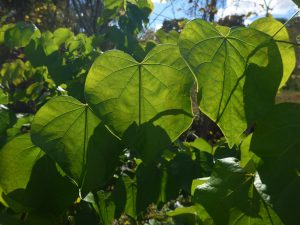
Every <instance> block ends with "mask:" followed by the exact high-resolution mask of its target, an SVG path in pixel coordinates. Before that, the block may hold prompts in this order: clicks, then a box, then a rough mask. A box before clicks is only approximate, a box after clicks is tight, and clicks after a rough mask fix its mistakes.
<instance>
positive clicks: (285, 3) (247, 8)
mask: <svg viewBox="0 0 300 225" xmlns="http://www.w3.org/2000/svg"><path fill="white" fill-rule="evenodd" d="M266 3H267V4H269V8H270V13H271V14H272V15H273V16H274V17H285V18H286V17H289V16H290V15H291V14H293V13H294V12H296V10H297V6H296V5H295V4H294V3H293V2H292V0H266ZM249 12H252V13H253V15H252V16H250V17H249V18H248V19H247V20H246V21H245V23H246V24H247V23H250V22H251V21H253V19H254V18H257V17H262V16H265V15H266V7H265V1H264V0H227V2H226V6H225V7H224V8H220V9H219V10H218V13H217V16H218V17H225V16H230V15H243V14H244V15H247V14H248V13H249ZM255 14H256V15H255Z"/></svg>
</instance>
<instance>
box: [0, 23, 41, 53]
mask: <svg viewBox="0 0 300 225" xmlns="http://www.w3.org/2000/svg"><path fill="white" fill-rule="evenodd" d="M39 35H40V31H39V30H38V29H37V27H36V26H34V25H33V24H26V23H24V22H19V23H16V25H15V26H14V27H12V28H10V29H8V30H6V32H5V34H4V42H5V44H6V45H7V46H8V47H9V48H21V47H25V46H26V45H27V44H29V42H30V40H31V39H32V38H33V37H38V36H39Z"/></svg>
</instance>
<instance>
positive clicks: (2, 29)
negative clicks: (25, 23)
mask: <svg viewBox="0 0 300 225" xmlns="http://www.w3.org/2000/svg"><path fill="white" fill-rule="evenodd" d="M14 26H15V25H14V24H12V23H9V24H4V25H2V26H1V27H0V45H2V44H3V43H4V36H5V32H6V31H7V30H8V29H10V28H12V27H14Z"/></svg>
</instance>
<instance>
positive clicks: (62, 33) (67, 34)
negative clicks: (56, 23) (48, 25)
mask: <svg viewBox="0 0 300 225" xmlns="http://www.w3.org/2000/svg"><path fill="white" fill-rule="evenodd" d="M73 36H74V34H73V32H72V31H71V30H70V29H68V28H58V29H56V30H55V31H54V32H53V41H54V42H55V44H56V45H57V46H58V47H60V46H61V45H62V44H64V43H65V42H66V41H67V40H68V39H69V38H71V37H73Z"/></svg>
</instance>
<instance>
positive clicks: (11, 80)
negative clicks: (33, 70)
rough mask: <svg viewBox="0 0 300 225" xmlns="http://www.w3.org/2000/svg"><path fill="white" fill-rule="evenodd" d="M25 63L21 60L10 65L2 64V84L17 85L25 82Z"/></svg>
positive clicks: (0, 73) (0, 72) (0, 71)
mask: <svg viewBox="0 0 300 225" xmlns="http://www.w3.org/2000/svg"><path fill="white" fill-rule="evenodd" d="M25 66H26V65H25V63H24V62H23V61H22V60H21V59H17V60H15V61H13V62H11V63H4V64H3V65H2V68H1V70H0V75H1V79H2V83H8V84H13V85H14V86H17V85H19V84H20V83H22V82H23V81H24V80H25V74H24V71H25Z"/></svg>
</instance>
